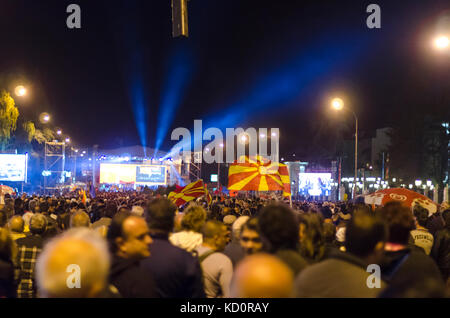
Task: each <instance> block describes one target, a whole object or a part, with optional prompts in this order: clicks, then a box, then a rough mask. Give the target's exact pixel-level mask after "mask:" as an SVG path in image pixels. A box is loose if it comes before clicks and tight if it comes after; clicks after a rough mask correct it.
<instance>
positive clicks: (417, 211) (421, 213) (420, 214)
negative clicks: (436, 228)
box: [413, 205, 428, 227]
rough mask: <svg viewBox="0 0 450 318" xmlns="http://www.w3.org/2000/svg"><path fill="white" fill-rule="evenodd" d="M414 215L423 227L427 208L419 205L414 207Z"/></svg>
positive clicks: (426, 216)
mask: <svg viewBox="0 0 450 318" xmlns="http://www.w3.org/2000/svg"><path fill="white" fill-rule="evenodd" d="M413 212H414V216H415V217H416V220H417V223H418V224H419V225H420V226H423V227H425V226H426V225H427V221H428V210H427V209H425V208H424V207H422V206H420V205H416V206H415V207H414V211H413Z"/></svg>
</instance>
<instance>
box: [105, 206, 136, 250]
mask: <svg viewBox="0 0 450 318" xmlns="http://www.w3.org/2000/svg"><path fill="white" fill-rule="evenodd" d="M130 216H131V213H129V212H118V213H116V215H114V216H113V218H112V221H111V224H110V225H109V228H108V231H107V234H106V239H107V240H108V244H109V250H110V252H111V253H112V254H115V253H116V252H117V245H116V243H115V241H116V239H117V238H118V237H123V223H124V222H125V220H126V219H127V218H128V217H130Z"/></svg>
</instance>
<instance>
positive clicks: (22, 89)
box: [14, 85, 27, 97]
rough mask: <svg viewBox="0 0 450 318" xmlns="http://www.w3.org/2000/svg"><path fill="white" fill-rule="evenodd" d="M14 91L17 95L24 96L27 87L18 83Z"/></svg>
mask: <svg viewBox="0 0 450 318" xmlns="http://www.w3.org/2000/svg"><path fill="white" fill-rule="evenodd" d="M14 92H15V93H16V95H17V96H19V97H22V96H25V95H26V94H27V89H26V88H25V87H24V86H22V85H19V86H17V87H16V89H15V90H14Z"/></svg>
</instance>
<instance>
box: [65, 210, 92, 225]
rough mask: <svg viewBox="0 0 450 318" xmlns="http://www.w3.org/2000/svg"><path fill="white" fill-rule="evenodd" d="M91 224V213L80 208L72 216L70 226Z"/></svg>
mask: <svg viewBox="0 0 450 318" xmlns="http://www.w3.org/2000/svg"><path fill="white" fill-rule="evenodd" d="M90 225H91V220H90V218H89V215H88V214H87V213H86V212H84V211H82V210H78V211H77V212H75V213H74V214H73V215H72V216H71V218H70V227H89V226H90Z"/></svg>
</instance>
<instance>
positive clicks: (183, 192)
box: [167, 179, 209, 206]
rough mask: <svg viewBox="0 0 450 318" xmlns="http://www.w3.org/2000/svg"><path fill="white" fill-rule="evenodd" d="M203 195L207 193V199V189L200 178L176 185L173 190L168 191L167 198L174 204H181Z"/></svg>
mask: <svg viewBox="0 0 450 318" xmlns="http://www.w3.org/2000/svg"><path fill="white" fill-rule="evenodd" d="M204 195H207V199H209V198H208V197H209V193H208V190H206V188H205V186H204V184H203V180H201V179H200V180H197V181H195V182H192V183H190V184H188V185H187V186H185V187H177V189H175V191H172V192H170V193H169V195H168V196H167V198H168V199H169V200H171V201H172V202H173V203H175V205H176V206H182V205H183V204H186V203H187V202H189V201H192V200H194V199H196V198H200V197H201V196H204Z"/></svg>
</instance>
